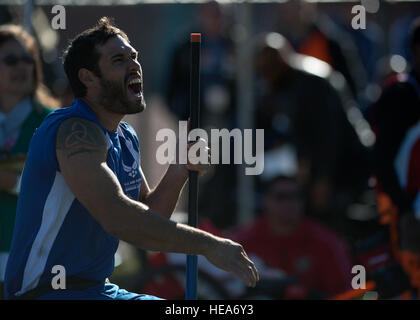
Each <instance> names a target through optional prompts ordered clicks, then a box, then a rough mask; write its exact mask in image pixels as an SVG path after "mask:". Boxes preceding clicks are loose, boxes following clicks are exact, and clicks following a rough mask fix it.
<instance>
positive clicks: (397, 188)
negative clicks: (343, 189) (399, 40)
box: [370, 18, 420, 299]
mask: <svg viewBox="0 0 420 320" xmlns="http://www.w3.org/2000/svg"><path fill="white" fill-rule="evenodd" d="M407 47H408V48H409V50H410V54H411V56H412V61H413V63H412V66H411V70H410V72H409V73H397V74H393V75H391V76H390V77H389V78H388V81H386V85H385V86H384V88H383V91H382V94H381V95H380V97H379V99H378V100H377V101H376V102H375V103H374V104H373V105H372V107H371V110H370V116H371V117H370V120H371V122H372V125H373V127H374V129H375V133H376V137H377V138H376V144H375V146H374V160H375V176H376V179H377V187H376V189H377V199H378V200H377V201H378V208H379V213H380V215H381V222H382V223H383V224H386V225H388V226H389V230H390V231H389V232H390V242H391V245H392V248H393V254H394V256H395V258H396V259H397V261H399V263H400V264H401V266H402V267H403V269H404V271H405V272H406V273H407V275H408V276H409V277H410V280H411V286H412V287H413V288H414V289H415V290H417V291H418V292H416V296H415V298H416V299H418V298H419V297H420V291H419V290H420V282H419V281H418V279H419V277H418V275H419V274H420V263H419V262H420V256H419V252H420V251H419V248H420V242H419V237H418V235H417V233H418V231H419V230H420V227H419V226H420V222H419V220H420V207H419V203H420V202H419V199H420V198H419V197H420V196H419V194H420V168H419V167H418V164H419V161H420V158H419V155H420V153H419V150H420V149H419V146H420V143H419V142H420V135H419V132H420V131H419V128H420V126H419V120H420V18H417V19H416V20H414V22H413V23H412V25H411V27H410V37H409V41H408V46H407ZM410 293H411V292H410ZM410 297H411V295H410Z"/></svg>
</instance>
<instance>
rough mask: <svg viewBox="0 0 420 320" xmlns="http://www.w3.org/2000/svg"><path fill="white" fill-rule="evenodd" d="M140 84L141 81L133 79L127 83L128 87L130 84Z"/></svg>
mask: <svg viewBox="0 0 420 320" xmlns="http://www.w3.org/2000/svg"><path fill="white" fill-rule="evenodd" d="M137 83H138V84H140V83H141V80H140V79H139V78H135V79H132V80H130V81H129V82H128V85H132V84H137Z"/></svg>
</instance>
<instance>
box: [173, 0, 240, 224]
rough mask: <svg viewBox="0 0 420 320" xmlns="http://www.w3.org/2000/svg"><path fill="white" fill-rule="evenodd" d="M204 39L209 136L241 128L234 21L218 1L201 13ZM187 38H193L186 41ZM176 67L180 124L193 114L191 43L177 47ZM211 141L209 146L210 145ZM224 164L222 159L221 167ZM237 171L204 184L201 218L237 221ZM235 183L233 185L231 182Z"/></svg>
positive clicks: (203, 102)
mask: <svg viewBox="0 0 420 320" xmlns="http://www.w3.org/2000/svg"><path fill="white" fill-rule="evenodd" d="M195 14H196V19H197V26H196V27H195V28H194V29H193V30H192V31H194V30H196V31H197V30H198V31H199V32H200V33H201V34H202V42H201V57H200V108H201V109H200V127H201V128H203V129H205V130H206V131H207V132H208V133H209V138H210V130H211V129H212V128H217V129H222V128H226V129H229V130H231V128H234V127H236V126H237V125H235V109H234V106H235V104H236V102H235V73H234V70H235V62H234V49H235V48H234V43H233V40H232V39H231V31H230V20H229V18H230V17H229V14H228V12H227V11H226V8H225V7H224V6H223V5H221V4H219V3H218V2H217V1H209V2H206V3H203V4H201V5H199V6H198V7H197V9H196V11H195ZM183 39H188V40H189V37H187V36H185V37H183ZM171 61H172V62H171V63H170V66H171V67H170V72H169V78H168V79H169V81H168V86H167V91H166V103H167V105H168V107H169V109H170V110H171V111H172V112H173V113H174V114H175V115H176V118H177V120H186V119H187V117H188V114H189V98H190V97H189V88H190V82H189V81H190V80H189V77H190V42H189V41H187V42H185V43H181V44H180V45H179V46H178V47H177V48H175V50H174V53H173V56H172V58H171ZM210 143H211V141H209V144H210ZM219 163H221V159H220V162H219ZM235 172H236V171H235V167H234V166H233V165H229V164H220V165H218V166H215V167H214V168H211V170H209V172H208V174H207V175H206V177H203V178H202V179H200V199H199V211H200V214H201V215H203V216H206V217H210V218H211V219H212V220H213V222H214V223H215V224H216V225H217V226H219V227H222V228H225V227H228V226H230V225H232V223H234V221H235V214H234V213H235V193H234V189H235V184H236V183H235V180H236V179H235V178H236V174H235ZM227 180H228V181H229V185H227V184H226V181H227Z"/></svg>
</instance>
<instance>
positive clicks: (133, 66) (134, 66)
mask: <svg viewBox="0 0 420 320" xmlns="http://www.w3.org/2000/svg"><path fill="white" fill-rule="evenodd" d="M129 71H130V72H138V73H140V74H141V71H142V70H141V65H140V62H138V61H137V60H134V59H133V60H131V63H130V70H129Z"/></svg>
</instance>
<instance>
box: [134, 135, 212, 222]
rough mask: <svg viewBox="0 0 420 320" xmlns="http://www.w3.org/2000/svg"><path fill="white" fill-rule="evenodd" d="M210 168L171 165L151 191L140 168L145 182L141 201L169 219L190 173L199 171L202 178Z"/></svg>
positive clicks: (142, 187) (207, 166)
mask: <svg viewBox="0 0 420 320" xmlns="http://www.w3.org/2000/svg"><path fill="white" fill-rule="evenodd" d="M192 145H193V143H191V144H189V145H188V150H189V148H190V147H191V146H192ZM209 150H210V149H208V148H207V152H208V156H209V157H210V151H209ZM209 163H210V160H209ZM208 168H209V164H200V163H198V164H191V163H188V164H185V165H183V164H171V165H169V167H168V169H167V171H166V173H165V174H164V175H163V177H162V179H161V180H160V182H159V183H158V185H157V186H156V188H154V189H153V190H151V189H150V187H149V185H148V183H147V180H146V176H145V175H144V173H143V170H142V169H141V168H140V174H141V175H142V180H143V182H142V184H141V189H140V196H139V201H140V202H142V203H144V204H146V205H147V206H149V207H150V208H151V209H152V210H153V211H154V212H156V213H158V214H160V215H162V216H164V217H166V218H168V219H169V218H170V217H171V215H172V213H173V212H174V210H175V208H176V205H177V203H178V200H179V196H180V194H181V191H182V189H183V187H184V185H185V182H186V181H187V180H188V175H189V171H197V172H198V175H199V176H200V175H203V174H204V173H205V172H206V171H207V170H208Z"/></svg>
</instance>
